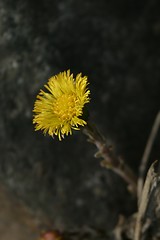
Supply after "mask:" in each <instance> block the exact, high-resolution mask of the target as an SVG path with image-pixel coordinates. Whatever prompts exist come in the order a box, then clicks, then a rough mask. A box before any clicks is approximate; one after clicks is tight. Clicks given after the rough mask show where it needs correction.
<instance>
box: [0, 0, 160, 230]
mask: <svg viewBox="0 0 160 240" xmlns="http://www.w3.org/2000/svg"><path fill="white" fill-rule="evenodd" d="M159 6H160V4H159V1H158V0H154V1H151V0H150V1H149V0H148V1H138V0H137V1H132V0H130V1H128V0H126V1H124V0H122V1H119V0H114V1H106V0H100V1H97V0H92V1H91V0H81V1H80V0H79V1H73V0H61V1H58V0H57V1H56V0H54V1H51V0H47V1H45V0H40V1H33V0H30V1H20V0H15V1H11V0H1V1H0V53H1V54H0V111H1V118H0V152H1V157H0V176H1V179H2V181H3V182H5V183H6V184H7V186H9V188H10V189H11V190H12V191H13V193H16V194H17V196H18V197H19V198H20V199H22V200H23V201H24V202H25V203H26V204H27V205H28V206H30V207H31V209H32V210H33V212H35V213H36V212H38V211H42V212H44V213H46V214H47V215H48V216H49V217H51V218H52V220H53V224H54V226H55V227H58V228H60V229H66V228H68V227H69V228H72V227H80V226H82V225H92V226H97V227H102V228H105V227H107V228H109V227H112V226H113V225H114V223H115V221H116V219H117V216H118V214H119V213H121V212H122V213H125V214H128V213H129V212H131V211H132V210H133V207H132V200H131V199H130V198H127V196H128V195H127V191H126V189H125V184H124V183H123V181H121V180H120V179H119V178H118V177H117V176H115V175H114V174H113V173H112V172H111V171H106V170H104V169H102V168H101V167H100V166H99V160H96V159H94V158H93V154H94V152H95V148H94V147H92V145H90V144H89V143H86V141H85V137H84V136H82V134H81V133H78V132H76V133H75V134H74V135H73V136H72V137H68V138H66V139H65V140H64V141H63V142H58V141H57V140H56V139H55V140H53V139H51V138H49V137H43V135H42V134H41V133H37V132H36V133H35V132H34V128H33V126H32V108H33V104H34V100H35V97H36V94H37V93H38V92H39V89H40V88H42V86H43V84H44V83H46V81H47V79H48V78H49V77H50V76H51V75H53V74H56V73H58V72H59V71H63V70H67V69H69V68H70V69H71V71H72V72H74V73H75V74H76V73H78V72H83V74H85V75H87V76H88V77H89V80H90V89H91V92H92V94H91V97H92V101H91V104H90V115H91V117H92V118H93V120H94V122H96V123H97V125H98V126H99V127H100V129H101V131H102V132H104V134H105V135H106V136H107V137H108V138H109V140H110V141H111V142H112V143H113V144H114V145H115V149H116V151H117V152H118V153H119V154H120V155H122V156H124V157H125V158H126V161H127V162H128V163H129V164H130V165H131V166H132V167H133V168H134V170H135V171H137V167H138V163H139V161H140V158H141V155H142V153H143V149H144V146H145V142H146V140H147V136H148V134H149V131H150V128H151V126H152V123H153V120H154V117H155V115H156V113H157V111H158V110H159V99H160V97H159V93H160V47H159V43H160V17H159V10H158V9H159ZM158 148H159V142H158V143H157V145H156V146H155V152H154V154H153V158H154V159H155V158H158V157H159V155H160V152H159V149H158ZM108 219H109V221H108Z"/></svg>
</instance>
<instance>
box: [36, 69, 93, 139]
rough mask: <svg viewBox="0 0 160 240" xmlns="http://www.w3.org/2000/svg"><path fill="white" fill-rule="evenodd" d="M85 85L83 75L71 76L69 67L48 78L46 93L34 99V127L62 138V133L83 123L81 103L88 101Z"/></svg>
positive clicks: (68, 132) (70, 131) (85, 79)
mask: <svg viewBox="0 0 160 240" xmlns="http://www.w3.org/2000/svg"><path fill="white" fill-rule="evenodd" d="M87 85H88V81H87V77H86V76H84V77H82V75H81V73H79V74H78V75H77V76H76V78H74V77H73V74H70V70H68V71H64V72H61V73H59V74H58V75H55V76H53V77H51V78H50V79H49V81H48V83H47V84H46V85H45V88H46V89H47V90H48V92H44V91H43V90H41V91H40V93H39V94H38V96H37V100H36V101H35V105H34V109H33V112H34V118H33V123H34V124H36V125H35V130H40V129H41V130H43V132H44V134H46V133H48V134H49V135H51V136H54V135H56V136H58V138H59V140H61V139H62V138H64V135H65V134H66V135H68V134H72V129H75V130H79V126H84V125H86V124H87V123H86V121H85V120H84V119H82V115H83V108H84V105H85V104H86V103H88V102H89V101H90V99H89V94H90V90H88V89H87Z"/></svg>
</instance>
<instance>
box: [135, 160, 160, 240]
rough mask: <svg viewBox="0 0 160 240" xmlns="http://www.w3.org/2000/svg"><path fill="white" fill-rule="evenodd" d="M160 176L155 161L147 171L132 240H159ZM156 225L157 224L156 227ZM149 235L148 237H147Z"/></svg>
mask: <svg viewBox="0 0 160 240" xmlns="http://www.w3.org/2000/svg"><path fill="white" fill-rule="evenodd" d="M159 187H160V174H159V166H158V163H157V161H155V162H154V163H153V164H152V165H151V167H150V168H149V170H148V173H147V177H146V180H145V184H144V187H143V190H142V196H141V199H140V203H139V208H138V213H137V220H136V227H135V235H134V240H144V239H149V240H151V239H153V238H152V237H153V236H154V239H159V238H157V236H160V235H159V234H160V229H159V220H160V207H159V200H160V190H159ZM156 223H158V224H157V225H158V226H156ZM148 233H149V235H148Z"/></svg>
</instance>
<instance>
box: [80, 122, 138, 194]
mask: <svg viewBox="0 0 160 240" xmlns="http://www.w3.org/2000/svg"><path fill="white" fill-rule="evenodd" d="M83 133H84V134H85V135H87V136H88V141H89V142H91V143H93V144H94V145H95V146H96V147H97V149H98V152H97V153H96V154H95V157H98V158H99V157H101V158H103V160H102V162H101V166H103V167H105V168H108V169H112V171H113V172H115V173H116V174H118V175H119V176H120V177H122V178H123V179H124V180H125V182H127V183H128V189H129V190H130V192H131V193H132V194H133V195H136V193H137V177H136V176H135V174H134V173H133V171H132V169H131V168H130V167H129V166H127V165H126V163H124V161H123V160H122V159H121V158H120V157H118V156H117V155H116V154H115V152H114V151H113V149H112V147H110V146H107V143H106V139H105V138H104V136H103V135H102V134H101V133H100V132H99V131H98V130H97V128H96V127H95V126H94V125H92V124H91V123H88V124H87V126H85V127H84V129H83Z"/></svg>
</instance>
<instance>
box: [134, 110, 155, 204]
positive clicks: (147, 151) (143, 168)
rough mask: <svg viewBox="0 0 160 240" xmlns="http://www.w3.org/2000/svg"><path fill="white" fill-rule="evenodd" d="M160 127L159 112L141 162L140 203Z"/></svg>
mask: <svg viewBox="0 0 160 240" xmlns="http://www.w3.org/2000/svg"><path fill="white" fill-rule="evenodd" d="M159 127H160V112H158V114H157V116H156V118H155V121H154V124H153V127H152V129H151V133H150V135H149V138H148V141H147V144H146V147H145V150H144V154H143V157H142V160H141V165H140V168H139V178H138V186H137V195H138V201H140V197H141V194H142V188H143V184H144V178H145V172H146V168H147V163H148V159H149V156H150V153H151V150H152V147H153V143H154V140H155V137H156V135H157V132H158V129H159Z"/></svg>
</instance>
